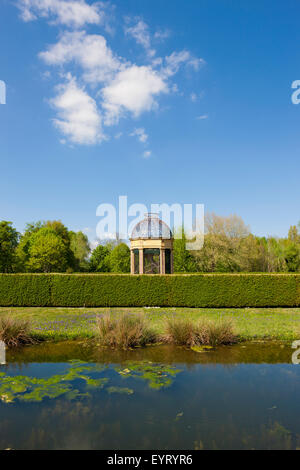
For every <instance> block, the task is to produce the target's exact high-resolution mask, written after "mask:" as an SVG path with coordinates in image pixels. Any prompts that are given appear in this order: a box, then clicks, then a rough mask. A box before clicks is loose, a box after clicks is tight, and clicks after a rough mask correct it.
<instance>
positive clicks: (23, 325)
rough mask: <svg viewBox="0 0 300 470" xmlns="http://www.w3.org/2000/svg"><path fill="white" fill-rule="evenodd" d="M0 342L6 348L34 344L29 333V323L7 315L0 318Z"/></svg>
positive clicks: (34, 341)
mask: <svg viewBox="0 0 300 470" xmlns="http://www.w3.org/2000/svg"><path fill="white" fill-rule="evenodd" d="M0 341H3V342H4V343H5V344H6V346H8V347H17V346H23V345H26V344H34V343H36V340H35V339H34V338H33V336H32V333H31V323H30V321H29V320H25V319H20V318H14V317H12V316H9V315H5V316H0Z"/></svg>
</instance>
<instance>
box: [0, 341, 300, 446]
mask: <svg viewBox="0 0 300 470" xmlns="http://www.w3.org/2000/svg"><path fill="white" fill-rule="evenodd" d="M290 361H291V349H290V347H289V345H282V344H273V343H272V344H267V343H266V344H264V343H261V344H245V345H242V346H241V345H237V346H233V347H230V348H219V349H218V350H215V351H209V352H205V353H194V352H191V351H187V350H185V349H180V348H173V347H167V346H162V347H153V348H147V349H144V350H137V351H128V352H118V351H113V352H112V351H103V350H102V351H101V350H99V348H98V347H97V346H95V345H91V344H90V343H74V342H73V343H63V344H57V345H53V344H44V345H39V346H38V347H29V348H26V349H25V350H23V351H22V352H21V351H14V352H9V355H8V364H7V365H6V366H3V367H1V369H0V372H1V374H2V375H1V377H0V397H2V402H1V403H0V414H1V421H0V448H1V449H4V448H15V449H199V450H201V449H230V448H233V449H252V448H255V449H296V448H299V447H300V419H299V418H300V402H299V399H298V397H299V392H300V367H299V366H296V365H292V364H291V363H290ZM3 395H7V396H6V397H5V396H4V398H3Z"/></svg>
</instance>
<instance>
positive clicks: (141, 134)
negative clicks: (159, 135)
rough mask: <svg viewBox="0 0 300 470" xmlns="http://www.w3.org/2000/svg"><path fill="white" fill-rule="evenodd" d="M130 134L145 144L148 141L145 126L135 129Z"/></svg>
mask: <svg viewBox="0 0 300 470" xmlns="http://www.w3.org/2000/svg"><path fill="white" fill-rule="evenodd" d="M130 136H131V137H137V138H138V140H139V141H140V142H141V143H142V144H145V143H146V142H147V141H148V135H147V134H146V132H145V129H143V128H139V129H134V131H133V132H132V133H131V134H130Z"/></svg>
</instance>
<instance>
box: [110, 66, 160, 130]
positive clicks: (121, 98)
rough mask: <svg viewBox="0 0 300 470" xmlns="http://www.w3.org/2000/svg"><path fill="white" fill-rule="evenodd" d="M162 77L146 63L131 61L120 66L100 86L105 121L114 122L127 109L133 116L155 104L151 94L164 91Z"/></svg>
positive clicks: (154, 95) (158, 93)
mask: <svg viewBox="0 0 300 470" xmlns="http://www.w3.org/2000/svg"><path fill="white" fill-rule="evenodd" d="M168 91H169V89H168V85H167V83H166V81H165V80H164V78H163V77H162V76H161V75H160V74H159V73H158V72H157V71H155V70H153V69H152V68H151V67H149V66H141V67H139V66H137V65H132V66H130V67H127V68H126V69H124V70H121V71H120V72H119V73H118V74H117V75H116V77H115V78H114V80H113V81H112V82H111V83H110V84H109V85H108V86H106V87H105V88H104V89H103V90H102V96H103V108H104V110H105V111H106V116H105V124H106V125H112V124H116V123H117V122H118V121H119V119H120V117H121V116H122V115H124V114H125V113H126V112H130V113H131V114H132V115H133V116H134V117H138V116H140V114H141V113H142V112H144V111H151V110H152V109H154V108H155V107H156V106H157V103H156V101H155V97H156V96H158V95H160V94H162V93H168Z"/></svg>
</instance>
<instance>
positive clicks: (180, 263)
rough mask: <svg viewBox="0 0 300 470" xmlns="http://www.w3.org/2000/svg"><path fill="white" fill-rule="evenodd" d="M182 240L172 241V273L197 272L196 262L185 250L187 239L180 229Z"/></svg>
mask: <svg viewBox="0 0 300 470" xmlns="http://www.w3.org/2000/svg"><path fill="white" fill-rule="evenodd" d="M177 235H179V233H177ZM180 235H181V236H182V238H177V237H175V240H174V251H173V254H174V272H175V273H191V272H195V271H197V265H196V260H195V258H194V256H193V255H192V253H191V252H190V251H188V250H187V249H186V243H187V241H188V240H187V238H186V235H185V233H184V230H183V229H182V232H181V233H180Z"/></svg>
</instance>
